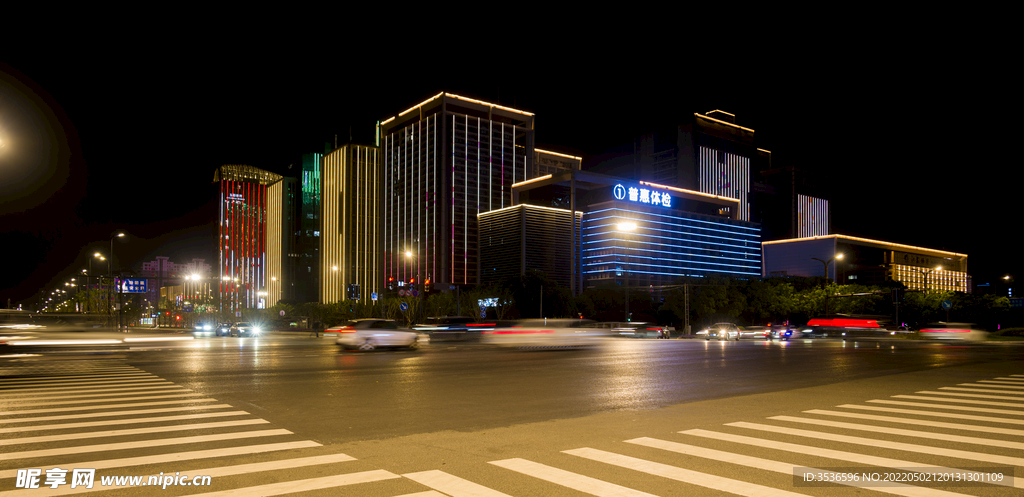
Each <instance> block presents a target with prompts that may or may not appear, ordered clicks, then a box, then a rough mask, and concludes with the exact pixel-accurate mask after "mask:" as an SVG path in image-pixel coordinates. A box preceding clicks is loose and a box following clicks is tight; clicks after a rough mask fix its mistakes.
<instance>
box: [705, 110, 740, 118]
mask: <svg viewBox="0 0 1024 497" xmlns="http://www.w3.org/2000/svg"><path fill="white" fill-rule="evenodd" d="M712 112H721V113H722V114H729V115H730V116H732V117H736V114H733V113H732V112H726V111H724V110H722V109H715V110H709V111H707V112H705V114H710V113H712Z"/></svg>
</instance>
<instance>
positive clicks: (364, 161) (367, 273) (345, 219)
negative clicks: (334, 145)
mask: <svg viewBox="0 0 1024 497" xmlns="http://www.w3.org/2000/svg"><path fill="white" fill-rule="evenodd" d="M317 174H318V176H319V179H320V185H319V195H320V202H319V203H320V206H321V208H320V212H319V213H318V216H319V219H320V221H321V222H322V229H320V232H319V233H318V238H319V240H320V248H319V253H320V261H319V268H320V269H319V271H320V274H319V281H320V302H323V303H333V302H339V301H342V300H355V301H360V302H363V303H368V302H370V299H371V296H372V294H373V293H375V292H380V291H382V289H383V276H382V274H381V272H380V269H379V268H380V264H381V257H380V251H379V248H380V246H379V239H380V231H381V224H380V213H381V209H380V206H381V204H382V203H384V202H383V201H382V199H381V195H382V188H381V176H380V151H379V150H378V149H377V147H371V146H365V145H354V144H347V145H342V146H341V147H340V148H338V149H336V150H334V151H333V152H330V153H329V154H327V155H324V156H323V158H322V159H321V165H320V167H319V168H318V171H317Z"/></svg>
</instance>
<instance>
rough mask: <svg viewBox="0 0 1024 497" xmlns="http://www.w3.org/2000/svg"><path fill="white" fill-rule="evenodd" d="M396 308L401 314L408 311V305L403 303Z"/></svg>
mask: <svg viewBox="0 0 1024 497" xmlns="http://www.w3.org/2000/svg"><path fill="white" fill-rule="evenodd" d="M398 308H399V309H401V310H402V312H405V311H408V310H409V304H407V303H405V302H402V303H401V304H398Z"/></svg>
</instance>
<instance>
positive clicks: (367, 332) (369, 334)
mask: <svg viewBox="0 0 1024 497" xmlns="http://www.w3.org/2000/svg"><path fill="white" fill-rule="evenodd" d="M332 335H333V336H336V337H337V338H336V339H335V342H336V343H337V344H338V345H341V347H342V348H344V349H346V350H352V349H359V350H362V351H370V350H374V349H377V348H380V347H406V348H409V349H417V348H419V334H417V333H416V332H415V331H412V330H408V329H401V328H399V327H398V324H397V323H396V322H395V321H394V320H391V319H375V318H370V319H357V320H355V321H349V322H347V323H345V324H343V325H341V326H332V327H330V328H327V329H325V330H324V336H332Z"/></svg>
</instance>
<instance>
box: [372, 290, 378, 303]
mask: <svg viewBox="0 0 1024 497" xmlns="http://www.w3.org/2000/svg"><path fill="white" fill-rule="evenodd" d="M370 300H372V301H374V302H376V301H377V292H373V293H371V294H370Z"/></svg>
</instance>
